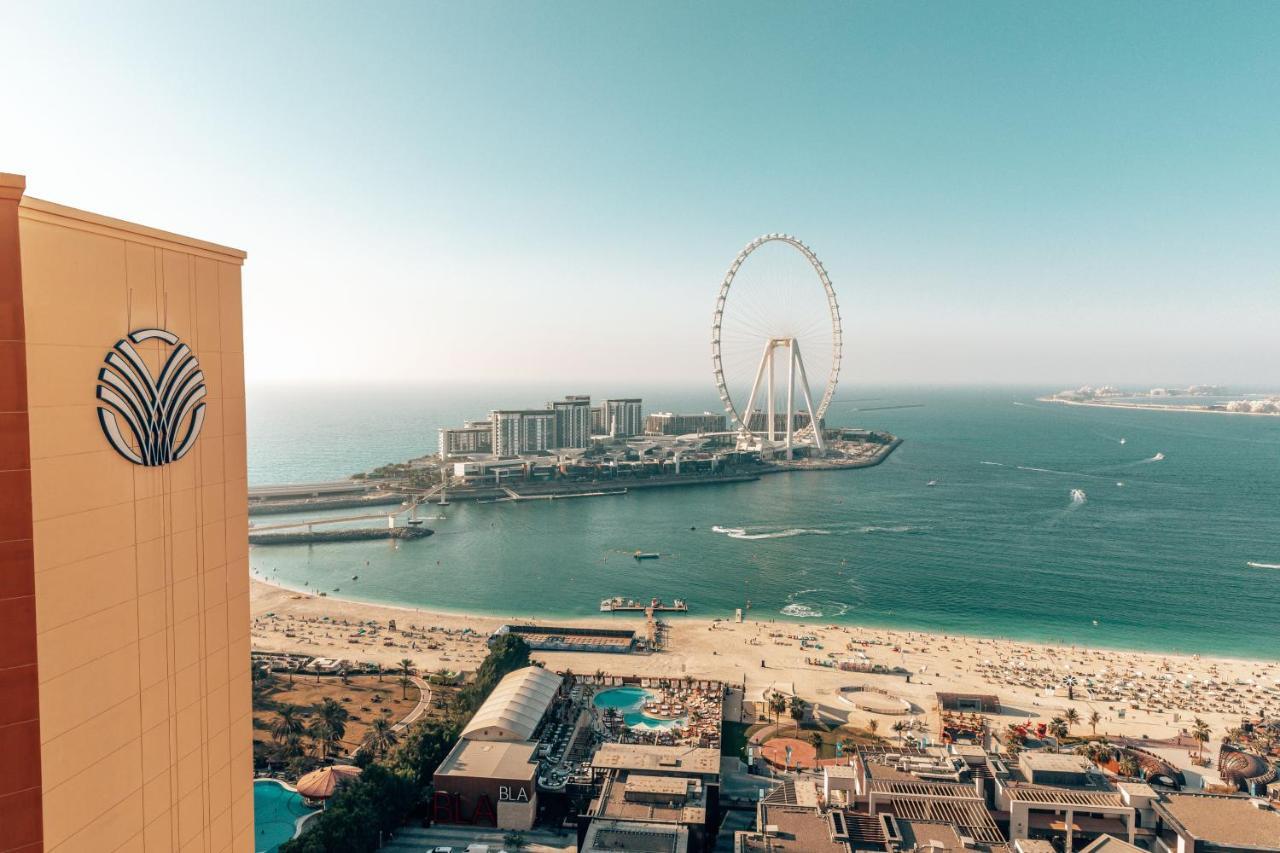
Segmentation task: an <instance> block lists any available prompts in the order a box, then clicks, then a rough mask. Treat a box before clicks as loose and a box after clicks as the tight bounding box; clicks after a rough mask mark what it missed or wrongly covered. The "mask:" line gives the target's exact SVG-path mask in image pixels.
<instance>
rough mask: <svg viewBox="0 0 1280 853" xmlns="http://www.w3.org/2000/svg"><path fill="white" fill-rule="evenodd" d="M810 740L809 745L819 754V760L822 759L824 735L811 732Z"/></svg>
mask: <svg viewBox="0 0 1280 853" xmlns="http://www.w3.org/2000/svg"><path fill="white" fill-rule="evenodd" d="M808 740H809V745H810V746H812V747H813V751H814V752H816V753H817V754H818V757H819V758H821V757H822V733H821V732H809V738H808Z"/></svg>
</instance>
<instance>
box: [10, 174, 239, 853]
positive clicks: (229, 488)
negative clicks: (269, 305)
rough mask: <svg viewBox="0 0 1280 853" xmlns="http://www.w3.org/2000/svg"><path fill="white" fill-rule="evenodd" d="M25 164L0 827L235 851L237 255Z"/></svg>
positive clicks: (30, 834)
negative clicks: (112, 210) (48, 183)
mask: <svg viewBox="0 0 1280 853" xmlns="http://www.w3.org/2000/svg"><path fill="white" fill-rule="evenodd" d="M25 183H26V182H25V179H23V178H22V177H20V176H16V175H3V174H0V349H3V352H2V353H0V503H2V506H0V754H3V755H4V757H5V762H6V772H5V774H4V775H3V778H0V850H6V851H12V850H22V851H40V850H45V851H57V853H70V851H81V850H84V851H108V850H117V849H126V848H127V849H130V850H142V851H173V850H201V851H237V853H242V852H243V853H247V851H251V850H253V849H254V846H253V845H254V830H253V790H252V778H253V759H252V717H251V708H250V675H249V570H248V514H247V513H248V510H247V501H248V497H247V494H248V491H247V481H246V461H245V406H244V357H243V347H242V331H241V309H240V304H241V302H240V287H241V285H240V270H241V265H242V264H243V262H244V257H245V256H244V253H242V252H239V251H236V250H234V249H228V248H225V247H223V246H217V245H214V244H212V243H206V242H203V241H200V240H195V239H191V238H188V237H181V236H178V235H175V234H169V233H166V232H163V231H158V230H155V229H152V228H147V227H144V226H140V225H135V224H132V223H128V222H122V221H119V220H115V219H109V218H107V217H104V216H99V215H97V214H93V213H86V212H84V211H80V210H75V209H72V208H69V207H63V206H61V205H57V204H51V203H49V202H45V201H40V200H38V199H34V198H30V197H28V196H26V195H25ZM166 368H168V369H166ZM160 411H164V412H167V413H168V416H169V417H168V419H167V420H162V419H161V418H160V417H159V416H158V415H157V413H158V412H160Z"/></svg>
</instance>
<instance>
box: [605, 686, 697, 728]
mask: <svg viewBox="0 0 1280 853" xmlns="http://www.w3.org/2000/svg"><path fill="white" fill-rule="evenodd" d="M652 698H654V697H653V694H652V693H650V692H649V691H648V690H645V689H644V688H643V687H614V688H612V689H610V690H604V691H601V692H600V693H597V694H596V697H595V699H594V700H593V701H594V702H595V705H596V707H597V708H602V709H603V708H613V709H614V710H615V711H617V712H618V713H620V714H622V720H623V722H625V723H626V724H627V725H628V726H631V727H632V728H636V727H644V728H647V729H665V728H669V727H671V726H672V725H674V724H676V723H683V722H684V721H685V719H686V718H685V717H681V718H680V719H678V720H660V719H657V718H656V717H650V716H649V715H648V714H646V713H645V712H644V703H645V702H648V701H649V700H650V699H652Z"/></svg>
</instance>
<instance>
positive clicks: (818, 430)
mask: <svg viewBox="0 0 1280 853" xmlns="http://www.w3.org/2000/svg"><path fill="white" fill-rule="evenodd" d="M796 361H797V362H798V363H799V365H800V391H801V393H802V394H804V405H805V409H806V410H807V411H808V412H809V428H810V429H811V430H813V443H814V444H815V445H817V447H818V452H819V453H826V450H827V448H826V446H825V445H824V444H823V443H822V427H821V425H819V424H818V419H817V417H815V415H814V411H813V395H812V393H810V391H809V376H808V374H806V373H805V370H804V359H803V358H801V357H800V355H799V353H797V354H796Z"/></svg>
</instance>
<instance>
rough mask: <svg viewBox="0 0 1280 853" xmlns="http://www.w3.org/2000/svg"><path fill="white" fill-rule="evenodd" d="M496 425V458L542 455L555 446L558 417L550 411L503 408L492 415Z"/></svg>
mask: <svg viewBox="0 0 1280 853" xmlns="http://www.w3.org/2000/svg"><path fill="white" fill-rule="evenodd" d="M489 420H490V421H491V422H492V423H493V453H494V455H495V456H517V455H519V454H521V453H541V452H543V451H546V450H550V449H551V448H552V447H553V446H554V439H555V429H556V416H555V413H554V412H551V411H549V410H546V409H499V410H497V411H494V412H493V413H491V414H490V415H489Z"/></svg>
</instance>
